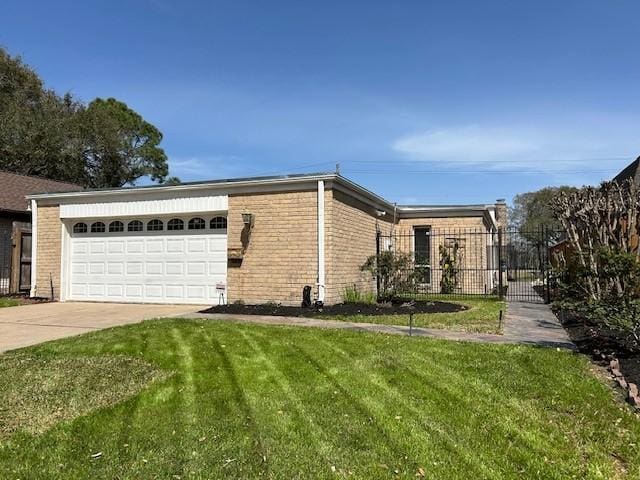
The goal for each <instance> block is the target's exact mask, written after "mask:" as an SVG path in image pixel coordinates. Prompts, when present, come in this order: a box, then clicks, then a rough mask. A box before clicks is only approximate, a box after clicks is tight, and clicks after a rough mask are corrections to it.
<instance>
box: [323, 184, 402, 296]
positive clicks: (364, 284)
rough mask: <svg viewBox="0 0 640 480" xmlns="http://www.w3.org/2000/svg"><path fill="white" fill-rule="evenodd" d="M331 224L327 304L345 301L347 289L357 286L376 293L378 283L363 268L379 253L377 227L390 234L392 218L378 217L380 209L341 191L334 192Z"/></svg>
mask: <svg viewBox="0 0 640 480" xmlns="http://www.w3.org/2000/svg"><path fill="white" fill-rule="evenodd" d="M331 196H332V198H331V201H330V202H327V204H329V205H330V209H331V211H330V214H329V217H328V222H327V239H326V244H327V245H328V246H329V248H328V250H327V255H326V272H327V273H326V277H327V291H326V303H327V304H332V303H339V302H341V301H342V300H343V293H344V290H345V288H347V287H352V286H354V285H355V286H356V288H357V289H358V290H359V291H361V292H375V288H376V282H375V280H374V279H372V278H371V275H370V274H369V273H367V272H362V271H361V270H360V267H361V266H362V264H363V263H364V262H365V261H366V260H367V258H368V257H369V256H371V255H375V253H376V225H378V226H379V228H380V230H381V231H382V232H385V233H388V232H389V231H390V228H391V221H392V218H389V216H388V215H386V216H383V217H378V216H377V214H376V210H375V209H374V208H372V207H370V206H368V205H365V204H364V203H362V202H360V201H359V200H357V199H355V198H353V197H351V196H349V195H347V194H345V193H343V192H340V191H337V190H331Z"/></svg>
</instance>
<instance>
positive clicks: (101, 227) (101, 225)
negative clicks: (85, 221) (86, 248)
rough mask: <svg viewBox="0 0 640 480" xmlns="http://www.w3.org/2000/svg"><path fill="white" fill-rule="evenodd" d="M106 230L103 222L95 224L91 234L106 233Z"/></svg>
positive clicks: (92, 225) (92, 226)
mask: <svg viewBox="0 0 640 480" xmlns="http://www.w3.org/2000/svg"><path fill="white" fill-rule="evenodd" d="M105 230H106V228H105V225H104V223H102V222H95V223H92V224H91V233H104V231H105Z"/></svg>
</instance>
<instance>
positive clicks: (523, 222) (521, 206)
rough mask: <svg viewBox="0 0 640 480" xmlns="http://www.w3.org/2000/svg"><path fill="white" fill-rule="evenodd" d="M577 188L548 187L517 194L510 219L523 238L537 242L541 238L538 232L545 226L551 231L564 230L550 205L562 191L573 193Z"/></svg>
mask: <svg viewBox="0 0 640 480" xmlns="http://www.w3.org/2000/svg"><path fill="white" fill-rule="evenodd" d="M576 190H577V189H576V188H574V187H569V186H561V187H546V188H543V189H541V190H537V191H535V192H526V193H521V194H519V195H516V196H515V197H514V198H513V207H511V208H510V210H509V221H510V223H511V224H512V226H513V227H515V228H517V229H518V231H519V232H520V234H521V235H522V237H523V238H526V239H528V240H531V241H532V242H537V241H539V240H540V238H539V234H538V232H540V231H541V229H542V228H543V227H544V228H545V229H546V230H547V231H549V232H557V231H560V230H562V225H561V224H560V222H559V221H558V220H557V219H556V218H555V216H554V214H553V209H552V208H551V206H550V203H551V201H552V200H553V198H554V197H555V196H557V195H558V194H560V193H562V192H564V193H571V192H574V191H576ZM552 235H553V233H552Z"/></svg>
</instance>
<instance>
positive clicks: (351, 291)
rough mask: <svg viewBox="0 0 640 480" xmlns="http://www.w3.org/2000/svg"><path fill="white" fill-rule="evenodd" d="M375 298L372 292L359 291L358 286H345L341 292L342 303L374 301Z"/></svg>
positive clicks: (370, 302)
mask: <svg viewBox="0 0 640 480" xmlns="http://www.w3.org/2000/svg"><path fill="white" fill-rule="evenodd" d="M376 301H377V298H376V294H375V293H374V292H361V291H360V290H358V287H357V286H355V285H353V286H352V287H346V288H345V289H344V292H342V303H367V304H373V303H376Z"/></svg>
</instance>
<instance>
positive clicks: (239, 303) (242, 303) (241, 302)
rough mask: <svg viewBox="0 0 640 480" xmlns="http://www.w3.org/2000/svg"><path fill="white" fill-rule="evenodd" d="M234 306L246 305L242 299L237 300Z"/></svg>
mask: <svg viewBox="0 0 640 480" xmlns="http://www.w3.org/2000/svg"><path fill="white" fill-rule="evenodd" d="M233 304H234V305H244V300H242V299H241V298H239V299H238V300H235V301H234V302H233Z"/></svg>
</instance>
